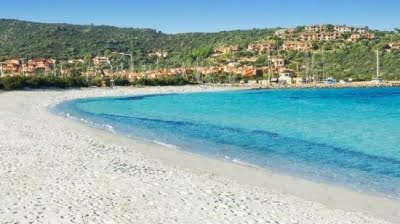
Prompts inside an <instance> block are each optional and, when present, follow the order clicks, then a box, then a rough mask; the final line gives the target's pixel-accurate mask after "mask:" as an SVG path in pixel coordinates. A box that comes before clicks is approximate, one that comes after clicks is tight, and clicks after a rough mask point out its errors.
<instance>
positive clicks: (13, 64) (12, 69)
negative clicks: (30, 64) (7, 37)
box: [0, 58, 22, 73]
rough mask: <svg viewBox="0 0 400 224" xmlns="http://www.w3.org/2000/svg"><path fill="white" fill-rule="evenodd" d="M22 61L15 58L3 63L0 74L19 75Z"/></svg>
mask: <svg viewBox="0 0 400 224" xmlns="http://www.w3.org/2000/svg"><path fill="white" fill-rule="evenodd" d="M21 66H22V63H21V59H20V58H14V59H10V60H7V61H4V62H2V63H1V67H0V68H1V70H0V72H4V73H17V72H19V71H20V70H21Z"/></svg>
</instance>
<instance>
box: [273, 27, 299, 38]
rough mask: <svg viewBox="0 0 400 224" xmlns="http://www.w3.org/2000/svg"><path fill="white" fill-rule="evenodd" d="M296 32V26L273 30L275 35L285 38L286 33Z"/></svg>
mask: <svg viewBox="0 0 400 224" xmlns="http://www.w3.org/2000/svg"><path fill="white" fill-rule="evenodd" d="M293 33H296V28H287V29H279V30H276V31H275V36H277V37H279V38H285V37H286V34H293Z"/></svg>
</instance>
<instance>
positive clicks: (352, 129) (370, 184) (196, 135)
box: [55, 88, 400, 198]
mask: <svg viewBox="0 0 400 224" xmlns="http://www.w3.org/2000/svg"><path fill="white" fill-rule="evenodd" d="M55 110H56V112H57V113H61V114H64V115H68V116H71V117H74V118H79V119H81V120H83V121H85V122H86V123H88V124H91V125H94V126H97V127H104V128H107V129H110V130H112V131H115V132H117V133H119V134H124V135H127V136H132V137H136V138H142V139H146V140H150V141H156V142H162V143H166V144H168V145H174V146H177V147H179V148H180V149H183V150H188V151H191V152H195V153H198V154H202V155H206V156H211V157H216V158H221V159H226V160H231V161H234V162H242V163H247V164H252V165H256V166H260V167H264V168H268V169H271V170H274V171H278V172H283V173H286V174H289V175H294V176H299V177H302V178H306V179H311V180H314V181H320V182H327V183H330V184H337V185H344V186H346V187H350V188H352V189H354V190H358V191H367V192H371V193H376V194H383V195H385V196H388V197H396V198H399V197H400V88H376V89H375V88H372V89H308V90H249V91H232V92H219V93H192V94H171V95H149V96H134V97H119V98H95V99H80V100H75V101H69V102H64V103H62V104H59V105H58V106H57V107H56V108H55Z"/></svg>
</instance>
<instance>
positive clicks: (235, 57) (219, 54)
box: [0, 24, 400, 84]
mask: <svg viewBox="0 0 400 224" xmlns="http://www.w3.org/2000/svg"><path fill="white" fill-rule="evenodd" d="M375 38H376V35H375V33H374V31H371V30H369V28H368V27H353V26H346V25H324V24H323V25H309V26H303V27H296V28H287V29H276V30H275V31H274V35H272V36H267V37H265V38H264V39H260V40H258V41H254V42H251V43H248V44H247V46H241V45H239V44H220V45H217V46H215V47H214V48H213V49H212V52H210V54H209V55H207V57H206V58H200V59H199V58H198V57H197V58H196V63H193V64H191V65H189V66H185V65H182V66H180V67H174V68H168V67H162V66H160V65H159V61H160V60H164V59H166V58H168V57H169V56H170V52H168V51H166V50H161V49H160V50H155V51H154V50H153V51H149V52H147V57H148V58H150V59H153V60H154V61H155V63H152V64H142V65H137V64H134V57H133V56H132V55H130V54H129V53H127V52H112V54H120V55H122V56H121V57H125V58H126V59H127V60H126V63H125V65H124V64H123V63H121V64H116V63H114V62H113V60H112V58H111V57H113V56H110V55H97V56H94V57H92V58H71V59H69V60H67V61H58V60H57V59H56V58H33V59H29V60H25V59H24V58H22V57H15V58H10V59H9V60H5V61H2V62H1V63H0V75H1V76H19V75H22V76H34V75H57V76H71V75H82V76H85V77H96V76H104V77H120V78H124V79H128V80H140V79H157V78H166V77H167V78H168V77H189V76H191V77H192V79H195V81H196V82H205V81H210V79H212V81H213V82H239V81H242V82H247V81H248V80H263V81H265V82H269V83H273V82H275V83H282V84H300V83H311V82H321V81H322V80H324V79H326V78H328V76H334V75H335V74H327V73H326V72H325V71H321V67H322V70H323V69H324V68H325V67H324V66H326V65H325V64H322V65H318V66H319V70H317V69H316V67H317V66H315V65H314V60H315V59H314V57H315V55H316V54H323V53H324V52H325V51H326V52H328V51H332V50H335V47H337V46H339V45H337V46H336V45H335V43H341V44H343V43H346V42H349V43H357V42H359V41H367V42H368V41H373V40H375ZM321 42H324V43H325V42H327V43H332V46H333V47H331V49H323V48H322V49H320V47H319V46H320V45H318V43H321ZM383 48H384V49H385V51H386V52H387V53H391V52H398V51H400V41H399V42H389V43H387V44H385V45H384V46H383ZM296 52H300V53H303V54H304V55H306V57H307V58H305V59H304V58H303V60H302V63H299V62H297V63H296V62H295V61H293V60H290V59H289V58H288V57H287V55H289V54H293V53H294V54H296ZM371 54H372V53H371ZM129 60H130V61H129ZM399 60H400V59H399ZM320 64H321V63H320ZM372 75H373V72H371V76H372ZM194 77H195V78H194ZM221 77H223V78H221ZM206 79H207V80H206ZM349 80H350V81H351V79H349ZM349 80H343V81H349Z"/></svg>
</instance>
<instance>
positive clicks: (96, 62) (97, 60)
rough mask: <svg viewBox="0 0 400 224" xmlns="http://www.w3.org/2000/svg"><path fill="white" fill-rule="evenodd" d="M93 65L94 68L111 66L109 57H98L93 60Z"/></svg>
mask: <svg viewBox="0 0 400 224" xmlns="http://www.w3.org/2000/svg"><path fill="white" fill-rule="evenodd" d="M93 64H94V66H101V65H108V64H110V59H108V58H107V57H101V56H97V57H95V58H93Z"/></svg>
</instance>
